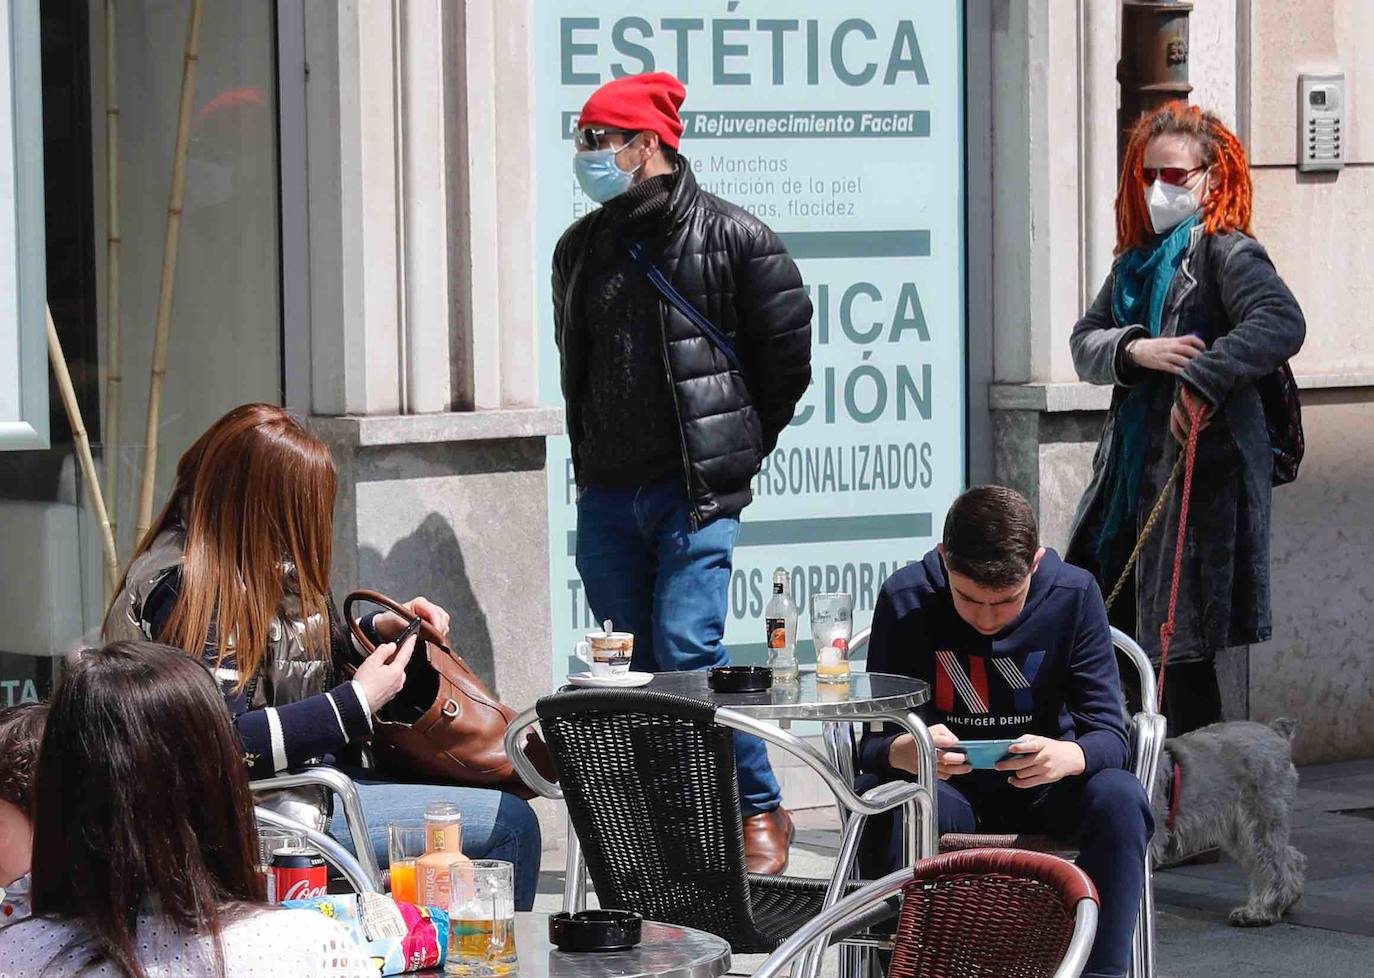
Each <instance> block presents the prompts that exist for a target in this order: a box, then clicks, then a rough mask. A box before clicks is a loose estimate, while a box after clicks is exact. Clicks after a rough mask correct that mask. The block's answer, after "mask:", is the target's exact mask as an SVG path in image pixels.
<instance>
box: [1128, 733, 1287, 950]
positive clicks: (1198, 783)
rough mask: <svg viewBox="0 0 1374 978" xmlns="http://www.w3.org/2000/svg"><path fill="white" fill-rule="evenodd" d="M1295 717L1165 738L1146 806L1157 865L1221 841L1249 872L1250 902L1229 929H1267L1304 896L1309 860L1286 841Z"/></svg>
mask: <svg viewBox="0 0 1374 978" xmlns="http://www.w3.org/2000/svg"><path fill="white" fill-rule="evenodd" d="M1296 726H1297V722H1296V721H1294V720H1288V719H1279V720H1275V721H1274V722H1273V723H1272V724H1270V725H1268V726H1266V725H1264V724H1262V723H1250V722H1247V721H1238V722H1231V723H1214V724H1212V725H1211V726H1209V727H1203V728H1202V729H1200V730H1194V731H1192V732H1191V733H1187V734H1184V735H1183V736H1181V737H1175V738H1173V739H1171V740H1168V741H1165V743H1164V757H1163V759H1162V761H1161V763H1160V771H1159V778H1158V780H1157V781H1156V783H1155V789H1154V794H1153V797H1152V798H1151V806H1152V808H1153V809H1154V815H1155V825H1156V829H1155V835H1154V838H1153V839H1152V840H1151V841H1150V855H1151V856H1152V857H1153V858H1154V861H1155V863H1156V865H1158V864H1161V863H1169V862H1174V861H1177V860H1179V859H1182V858H1184V857H1186V856H1189V855H1191V854H1193V853H1195V852H1200V851H1201V850H1203V849H1206V848H1209V847H1211V846H1220V847H1221V849H1222V850H1223V851H1225V853H1226V854H1227V855H1228V856H1230V857H1231V858H1232V859H1233V860H1235V862H1236V863H1238V864H1239V865H1240V866H1242V867H1244V869H1245V870H1246V871H1247V872H1248V873H1249V874H1250V899H1249V902H1247V903H1246V904H1245V906H1243V907H1237V908H1236V909H1234V910H1232V911H1231V914H1230V916H1229V918H1228V922H1229V923H1230V924H1231V925H1232V926H1233V927H1267V926H1268V925H1269V924H1272V923H1274V921H1276V920H1278V919H1279V917H1280V916H1282V915H1283V913H1284V912H1285V911H1286V910H1287V909H1288V908H1289V907H1291V906H1292V905H1293V904H1295V903H1297V901H1298V898H1299V897H1301V896H1302V883H1303V870H1304V868H1305V867H1306V865H1307V858H1306V857H1305V856H1304V855H1303V854H1302V853H1300V852H1298V850H1296V849H1294V848H1293V847H1292V846H1290V845H1289V844H1288V829H1289V826H1290V824H1291V823H1292V819H1293V809H1294V807H1295V806H1296V804H1297V799H1298V772H1297V769H1296V768H1294V767H1293V749H1292V748H1293V731H1294V729H1295V727H1296ZM1175 764H1181V765H1182V767H1183V771H1182V778H1181V787H1180V795H1181V797H1180V798H1179V799H1178V802H1177V811H1178V816H1177V821H1176V822H1175V824H1174V826H1173V828H1172V829H1170V828H1169V808H1170V805H1169V797H1170V795H1171V794H1172V791H1173V782H1174V765H1175Z"/></svg>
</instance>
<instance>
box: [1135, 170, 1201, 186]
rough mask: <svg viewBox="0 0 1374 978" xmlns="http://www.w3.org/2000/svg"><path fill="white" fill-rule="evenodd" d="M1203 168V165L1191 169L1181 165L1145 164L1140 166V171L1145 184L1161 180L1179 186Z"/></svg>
mask: <svg viewBox="0 0 1374 978" xmlns="http://www.w3.org/2000/svg"><path fill="white" fill-rule="evenodd" d="M1205 169H1207V167H1205V166H1195V167H1193V168H1192V169H1191V170H1189V169H1185V168H1184V167H1181V166H1146V167H1141V170H1140V172H1141V173H1143V174H1144V175H1145V182H1146V183H1147V184H1148V183H1154V182H1155V181H1156V180H1162V181H1163V182H1165V183H1167V184H1169V185H1170V186H1174V187H1181V186H1183V185H1184V184H1185V183H1187V182H1188V181H1189V180H1190V179H1192V176H1193V174H1194V173H1201V172H1202V171H1203V170H1205Z"/></svg>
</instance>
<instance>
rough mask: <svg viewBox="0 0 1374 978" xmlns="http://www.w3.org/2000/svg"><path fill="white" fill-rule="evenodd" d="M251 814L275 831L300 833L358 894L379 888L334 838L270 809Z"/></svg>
mask: <svg viewBox="0 0 1374 978" xmlns="http://www.w3.org/2000/svg"><path fill="white" fill-rule="evenodd" d="M253 814H254V815H256V816H257V819H258V823H259V824H260V825H270V826H272V827H273V828H276V829H286V830H287V831H289V832H300V833H301V834H303V835H304V836H305V839H306V841H307V842H309V843H310V844H311V845H312V846H314V847H315V848H316V849H318V850H320V855H322V856H324V859H325V862H327V863H329V864H330V865H331V866H334V867H335V868H336V869H338V871H339V872H340V873H341V874H343V878H344V879H345V880H347V881H348V885H349V886H351V887H353V889H354V890H356V891H357V892H359V893H377V892H379V891H380V889H381V888H380V887H379V886H378V885H377V883H376V881H375V880H374V879H373V878H372V876H370V875H369V874H368V871H367V870H366V869H364V868H363V867H362V865H361V864H360V863H359V862H358V860H356V859H354V858H353V854H352V853H350V852H349V851H348V850H347V849H345V848H344V847H343V846H341V845H339V844H338V843H337V842H335V841H334V838H333V837H332V836H329V835H325V834H324V833H323V832H316V831H315V830H314V829H312V828H308V827H306V826H304V825H302V824H301V823H300V822H297V821H296V820H295V819H291V818H287V817H286V816H285V815H279V814H277V813H276V812H274V811H272V810H271V809H270V808H261V807H258V808H255V809H254V810H253Z"/></svg>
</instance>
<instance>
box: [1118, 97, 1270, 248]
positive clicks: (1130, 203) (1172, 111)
mask: <svg viewBox="0 0 1374 978" xmlns="http://www.w3.org/2000/svg"><path fill="white" fill-rule="evenodd" d="M1173 134H1177V135H1180V136H1187V137H1189V138H1190V139H1192V140H1193V141H1194V142H1195V143H1196V144H1197V148H1198V153H1199V154H1200V155H1201V156H1202V164H1203V166H1206V167H1209V168H1210V171H1211V172H1210V173H1209V175H1208V178H1207V179H1208V193H1207V202H1206V204H1205V205H1204V207H1203V224H1202V226H1203V230H1204V231H1206V233H1208V234H1218V233H1220V232H1223V231H1244V232H1245V233H1246V234H1249V233H1250V211H1251V206H1252V200H1253V192H1252V188H1251V184H1250V161H1249V160H1248V159H1247V158H1246V156H1245V147H1244V146H1242V145H1241V143H1240V140H1239V139H1238V138H1237V137H1236V134H1235V133H1233V132H1232V131H1231V130H1230V129H1227V128H1226V126H1225V125H1224V124H1223V123H1222V121H1221V120H1220V119H1218V118H1217V117H1216V116H1215V115H1213V114H1212V113H1211V112H1204V111H1203V110H1202V109H1199V108H1198V107H1197V106H1196V105H1189V104H1187V103H1186V102H1169V103H1167V104H1165V105H1162V106H1160V107H1159V108H1157V109H1155V110H1154V111H1153V112H1151V113H1150V114H1149V115H1146V116H1142V117H1141V119H1140V121H1139V122H1137V123H1136V124H1135V128H1134V129H1132V130H1131V138H1130V140H1129V141H1128V142H1127V143H1126V158H1125V159H1124V160H1123V161H1122V165H1121V182H1120V184H1118V186H1117V191H1116V253H1117V254H1118V255H1119V254H1121V253H1122V252H1123V251H1130V250H1131V249H1132V248H1139V247H1142V246H1144V245H1147V244H1149V243H1150V241H1151V240H1152V239H1153V238H1154V236H1155V235H1154V230H1153V228H1152V226H1151V224H1150V214H1149V210H1148V209H1147V208H1146V206H1145V174H1144V172H1143V169H1144V165H1145V163H1144V161H1145V147H1146V146H1148V145H1149V143H1150V140H1152V139H1154V138H1155V137H1156V136H1167V135H1173Z"/></svg>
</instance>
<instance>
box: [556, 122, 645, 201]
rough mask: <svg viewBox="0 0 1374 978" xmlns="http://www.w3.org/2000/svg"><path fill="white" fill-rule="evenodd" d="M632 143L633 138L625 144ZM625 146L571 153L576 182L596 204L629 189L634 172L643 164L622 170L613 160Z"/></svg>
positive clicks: (630, 144) (629, 144)
mask: <svg viewBox="0 0 1374 978" xmlns="http://www.w3.org/2000/svg"><path fill="white" fill-rule="evenodd" d="M636 138H638V137H636ZM632 145H634V140H633V139H632V140H630V141H629V142H628V143H626V144H625V146H632ZM625 146H621V147H618V148H616V149H592V150H584V151H582V152H580V153H576V154H574V155H573V173H574V174H575V175H576V176H577V182H578V183H579V184H581V185H582V192H583V193H585V194H586V195H587V196H588V197H590V198H591V199H592V200H594V201H596V202H597V203H598V204H604V203H606V201H608V200H611V199H613V198H615V197H619V196H620V195H621V194H623V193H624V192H625V191H627V190H629V189H630V184H631V183H633V182H634V178H635V174H636V173H638V172H639V170H640V167H642V166H643V165H644V164H643V163H640V164H639V166H637V167H635V168H634V169H633V170H630V171H629V172H626V171H625V170H622V169H621V168H620V164H619V163H617V162H616V161H615V156H616V154H617V153H619V152H620V151H621V150H622V149H624V148H625Z"/></svg>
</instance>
